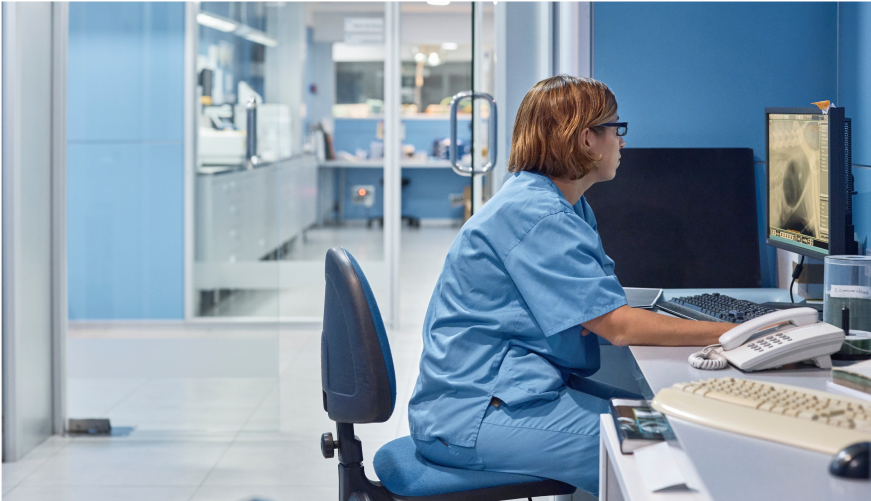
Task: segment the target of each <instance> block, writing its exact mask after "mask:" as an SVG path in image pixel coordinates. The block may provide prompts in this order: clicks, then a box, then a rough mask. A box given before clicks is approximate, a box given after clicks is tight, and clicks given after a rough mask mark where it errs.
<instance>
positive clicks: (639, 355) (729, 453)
mask: <svg viewBox="0 0 871 501" xmlns="http://www.w3.org/2000/svg"><path fill="white" fill-rule="evenodd" d="M704 292H720V293H723V294H727V295H729V296H732V297H736V298H739V299H748V300H750V301H754V302H766V301H785V300H786V299H788V296H789V293H788V291H785V290H781V289H723V290H718V291H713V290H666V291H663V295H664V296H665V298H666V299H670V298H673V297H677V296H686V295H693V294H701V293H704ZM630 350H631V352H632V355H633V356H634V358H635V360H636V362H637V364H638V367H639V369H640V370H641V373H642V374H643V376H644V378H645V380H646V382H647V385H648V386H649V390H647V391H644V393H649V394H645V395H644V396H645V397H646V398H650V397H651V396H652V395H653V394H655V393H656V392H658V391H659V390H661V389H663V388H667V387H669V386H671V385H673V384H675V383H680V382H687V381H694V380H698V379H707V378H711V377H717V378H720V377H736V378H743V379H751V380H756V381H765V382H771V383H781V384H790V385H793V386H799V387H803V388H810V389H814V390H821V391H826V381H828V380H829V378H830V371H827V370H822V369H818V368H816V367H814V366H810V365H808V366H800V367H795V368H791V369H787V370H771V371H761V372H750V373H745V372H742V371H740V370H738V369H735V368H733V367H731V366H729V367H728V368H727V369H724V370H720V371H703V370H699V369H694V368H692V367H690V365H689V363H688V362H687V357H689V355H690V354H691V353H693V352H695V351H698V348H697V347H678V348H672V347H658V346H632V347H630ZM668 420H669V423H670V424H671V427H672V429H673V430H674V433H675V435H676V436H677V438H678V441H679V443H680V447H681V448H682V449H683V450H684V451H685V452H686V454H687V456H688V457H689V458H690V460H691V461H692V464H693V466H694V467H695V470H696V472H697V473H698V476H699V478H700V479H701V480H702V482H703V483H704V486H705V488H706V489H707V493H708V494H709V495H710V498H711V499H714V500H716V501H720V500H736V501H737V500H741V501H753V500H766V501H767V500H779V499H784V500H787V499H788V500H805V499H807V500H837V501H841V500H857V501H859V500H862V501H868V500H871V482H869V481H857V480H847V479H841V478H837V477H833V476H831V475H829V473H828V465H829V461H830V460H831V456H828V455H826V454H820V453H816V452H812V451H808V450H805V449H799V448H796V447H789V446H786V445H781V444H776V443H773V442H767V441H764V440H758V439H755V438H750V437H745V436H743V435H736V434H732V433H727V432H724V431H720V430H715V429H712V428H707V427H703V426H699V425H696V424H694V423H690V422H687V421H683V420H680V419H675V418H671V417H669V418H668ZM618 466H619V465H618ZM623 494H624V496H625V499H637V498H636V497H631V493H623ZM675 494H677V493H675ZM658 497H659V496H658ZM641 499H656V498H654V497H642V498H641ZM668 499H672V498H671V497H668ZM674 499H677V497H675V498H674ZM683 499H687V497H686V496H684V497H683ZM700 499H704V497H702V498H700Z"/></svg>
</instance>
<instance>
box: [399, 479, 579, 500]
mask: <svg viewBox="0 0 871 501" xmlns="http://www.w3.org/2000/svg"><path fill="white" fill-rule="evenodd" d="M575 490H576V489H575V486H573V485H569V484H566V483H563V482H560V481H558V480H542V481H541V482H530V483H528V484H513V485H500V486H498V487H488V488H486V489H475V490H473V491H462V492H450V493H447V494H438V495H433V496H418V497H405V496H397V495H396V494H392V493H391V496H393V499H394V500H395V501H505V500H508V499H523V498H534V497H539V496H559V495H561V494H573V493H574V492H575Z"/></svg>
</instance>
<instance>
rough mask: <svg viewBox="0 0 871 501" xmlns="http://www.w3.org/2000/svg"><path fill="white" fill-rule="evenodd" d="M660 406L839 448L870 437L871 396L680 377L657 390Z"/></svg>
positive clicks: (742, 430) (733, 427)
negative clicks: (681, 380) (679, 380)
mask: <svg viewBox="0 0 871 501" xmlns="http://www.w3.org/2000/svg"><path fill="white" fill-rule="evenodd" d="M651 406H652V407H653V408H654V409H656V410H658V411H659V412H661V413H663V414H665V415H667V416H673V417H676V418H680V419H684V420H687V421H691V422H694V423H698V424H701V425H704V426H710V427H711V428H717V429H720V430H724V431H728V432H732V433H737V434H740V435H746V436H749V437H754V438H759V439H762V440H770V441H772V442H778V443H781V444H785V445H790V446H794V447H801V448H803V449H810V450H813V451H817V452H822V453H826V454H835V453H837V452H838V451H840V450H841V449H843V448H844V447H846V446H848V445H850V444H854V443H856V442H866V441H871V402H867V401H864V400H860V399H858V398H851V397H847V396H841V395H836V394H832V393H826V392H822V391H815V390H808V389H805V388H799V387H796V386H790V385H785V384H775V383H762V382H759V381H749V380H745V379H736V378H731V377H727V378H720V379H706V380H704V381H696V382H694V383H680V384H676V385H674V386H672V387H670V388H665V389H663V390H661V391H660V392H659V393H657V394H656V397H654V399H653V400H652V401H651Z"/></svg>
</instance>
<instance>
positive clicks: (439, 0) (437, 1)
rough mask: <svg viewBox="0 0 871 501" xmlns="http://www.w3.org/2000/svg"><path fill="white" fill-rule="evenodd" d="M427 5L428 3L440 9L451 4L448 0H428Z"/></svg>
mask: <svg viewBox="0 0 871 501" xmlns="http://www.w3.org/2000/svg"><path fill="white" fill-rule="evenodd" d="M426 3H428V4H430V5H438V6H439V7H444V6H445V5H448V4H449V3H451V2H450V1H448V0H426Z"/></svg>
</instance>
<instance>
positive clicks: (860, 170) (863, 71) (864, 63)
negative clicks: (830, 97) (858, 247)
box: [837, 2, 871, 245]
mask: <svg viewBox="0 0 871 501" xmlns="http://www.w3.org/2000/svg"><path fill="white" fill-rule="evenodd" d="M839 7H840V26H839V30H838V31H839V35H840V38H839V49H840V54H839V61H840V64H839V68H838V101H837V104H838V106H843V107H845V108H846V110H847V116H849V117H851V118H852V119H853V166H854V167H853V175H854V176H855V178H856V191H857V192H858V194H857V195H854V196H853V224H855V225H856V233H858V235H859V241H860V243H861V242H867V240H871V144H869V141H868V139H869V137H871V95H869V94H868V90H869V89H871V52H869V50H871V4H868V3H852V2H842V3H841V4H839ZM866 239H867V240H866ZM868 243H871V242H867V243H866V245H867V244H868Z"/></svg>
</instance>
